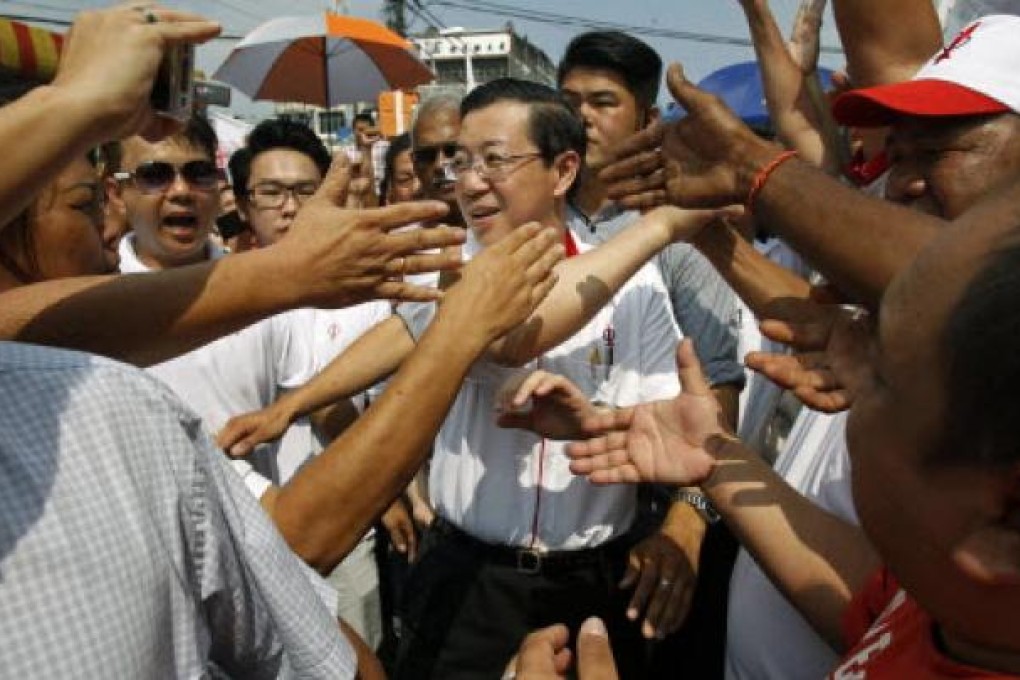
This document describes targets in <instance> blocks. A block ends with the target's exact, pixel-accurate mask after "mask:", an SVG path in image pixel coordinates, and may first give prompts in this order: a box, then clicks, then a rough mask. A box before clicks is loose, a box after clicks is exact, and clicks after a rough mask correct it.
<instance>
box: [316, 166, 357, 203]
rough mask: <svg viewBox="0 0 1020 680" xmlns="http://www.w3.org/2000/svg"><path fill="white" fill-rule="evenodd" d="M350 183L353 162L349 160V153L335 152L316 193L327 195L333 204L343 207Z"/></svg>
mask: <svg viewBox="0 0 1020 680" xmlns="http://www.w3.org/2000/svg"><path fill="white" fill-rule="evenodd" d="M350 185H351V163H350V161H349V160H347V154H345V153H338V154H334V155H333V162H332V163H330V165H329V172H327V173H326V176H325V177H324V178H323V180H322V185H321V186H320V187H319V191H318V192H316V195H318V196H323V197H325V198H326V199H327V200H328V201H329V202H330V203H332V204H333V205H338V206H340V207H343V206H344V205H345V204H346V203H347V190H348V188H349V187H350Z"/></svg>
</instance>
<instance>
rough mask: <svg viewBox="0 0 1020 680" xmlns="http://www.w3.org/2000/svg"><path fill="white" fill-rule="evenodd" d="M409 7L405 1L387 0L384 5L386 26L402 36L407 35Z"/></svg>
mask: <svg viewBox="0 0 1020 680" xmlns="http://www.w3.org/2000/svg"><path fill="white" fill-rule="evenodd" d="M406 10H407V6H406V4H405V0H386V2H385V3H383V18H384V19H385V20H386V26H387V27H388V28H389V29H390V30H391V31H393V32H394V33H398V34H400V35H402V36H406V35H407V13H406Z"/></svg>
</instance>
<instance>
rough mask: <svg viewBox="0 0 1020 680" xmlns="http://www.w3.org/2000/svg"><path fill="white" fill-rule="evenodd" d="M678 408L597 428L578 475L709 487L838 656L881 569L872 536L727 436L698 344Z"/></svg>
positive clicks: (685, 348)
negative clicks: (855, 610)
mask: <svg viewBox="0 0 1020 680" xmlns="http://www.w3.org/2000/svg"><path fill="white" fill-rule="evenodd" d="M677 368H678V370H679V373H680V380H681V384H682V386H683V391H682V392H681V394H680V395H679V396H678V397H676V398H675V399H673V400H670V401H663V402H653V403H650V404H642V405H641V406H638V407H636V408H635V409H631V410H625V411H618V412H616V413H614V414H606V415H600V416H596V417H594V418H592V420H591V422H590V423H589V425H588V429H589V430H590V431H591V432H592V433H603V436H601V437H599V438H597V439H593V440H590V441H587V442H581V443H575V444H571V445H570V446H569V447H568V454H569V455H570V456H571V457H572V458H574V459H575V460H574V461H573V462H572V463H571V469H572V470H573V471H574V472H575V473H578V474H584V475H588V478H589V479H590V481H592V482H594V483H620V482H630V483H634V482H649V481H655V482H662V483H673V484H679V485H690V484H700V486H701V487H702V489H703V490H704V491H705V493H706V494H707V495H708V497H709V499H710V500H711V501H712V504H713V505H714V506H715V509H716V511H718V512H719V514H720V515H722V517H723V519H724V520H725V521H726V523H727V524H728V525H729V527H730V528H731V529H732V530H733V532H734V534H735V535H736V536H737V538H738V539H739V540H740V542H741V543H742V544H743V546H744V548H746V549H747V551H748V552H749V553H750V554H751V555H752V556H753V557H754V559H755V561H756V562H757V563H758V564H759V565H760V566H761V568H762V569H763V570H764V571H765V573H766V574H768V576H769V578H770V579H771V580H772V582H773V583H774V584H775V585H776V587H777V588H778V589H779V590H780V591H782V592H783V594H784V595H785V596H786V597H787V599H789V600H790V602H791V603H792V604H793V605H794V606H796V607H797V609H798V610H799V611H800V612H801V614H802V615H803V616H804V617H805V618H806V619H807V620H808V622H810V623H811V624H812V625H813V626H814V627H815V629H817V630H818V631H819V633H821V634H822V635H823V636H824V637H825V638H826V640H828V641H829V643H830V644H831V645H832V646H833V647H834V648H835V649H841V648H842V645H843V641H842V635H841V631H842V618H843V614H844V612H845V610H846V607H847V606H848V604H849V602H850V600H851V598H852V597H853V594H854V593H856V592H857V591H858V590H860V589H861V588H862V587H863V585H864V583H865V582H866V580H867V578H868V577H869V576H870V575H871V573H872V572H873V571H874V570H875V569H876V568H877V567H878V566H879V562H878V558H877V556H876V554H875V552H874V551H873V549H872V548H871V546H870V545H869V543H868V541H867V539H866V537H865V536H864V533H863V532H862V531H861V529H859V528H858V527H855V526H853V525H851V524H849V523H847V522H844V521H843V520H841V519H839V518H838V517H836V516H834V515H831V514H829V513H827V512H825V511H824V510H822V509H820V508H819V507H818V506H816V505H814V504H813V503H811V501H809V500H807V499H806V498H805V497H804V496H802V495H800V494H799V493H797V492H796V491H795V490H794V489H793V488H792V487H790V486H789V485H788V484H787V483H786V482H785V481H784V480H783V479H782V478H781V477H780V476H779V475H777V474H776V473H775V471H774V470H773V469H772V468H771V467H770V466H769V465H768V464H766V463H765V462H764V461H762V459H761V456H759V455H757V454H755V453H754V452H753V451H751V450H749V449H747V448H746V447H744V446H743V445H742V444H741V443H740V442H739V441H738V440H737V439H735V438H734V437H732V436H731V435H729V434H727V433H726V432H724V431H723V429H722V428H721V427H720V426H719V406H718V404H717V403H716V402H715V400H714V399H713V398H712V396H711V393H710V392H709V389H708V384H707V382H706V381H705V378H704V376H703V375H702V373H701V367H700V365H699V364H698V361H697V357H696V356H695V354H694V349H693V347H692V346H691V344H690V341H687V340H685V341H684V342H683V343H682V344H681V345H680V347H679V349H678V351H677Z"/></svg>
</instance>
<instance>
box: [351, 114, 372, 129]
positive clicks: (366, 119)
mask: <svg viewBox="0 0 1020 680" xmlns="http://www.w3.org/2000/svg"><path fill="white" fill-rule="evenodd" d="M358 121H361V122H362V123H368V124H369V125H375V118H374V117H373V116H372V112H371V111H362V112H361V113H359V114H356V115H355V116H354V120H353V121H352V122H351V127H354V124H355V123H357V122H358Z"/></svg>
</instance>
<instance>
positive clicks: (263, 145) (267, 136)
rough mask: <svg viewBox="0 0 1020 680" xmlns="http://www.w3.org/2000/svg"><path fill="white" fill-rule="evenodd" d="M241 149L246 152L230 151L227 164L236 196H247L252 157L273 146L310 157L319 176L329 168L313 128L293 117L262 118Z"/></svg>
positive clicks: (323, 147) (326, 156) (328, 161)
mask: <svg viewBox="0 0 1020 680" xmlns="http://www.w3.org/2000/svg"><path fill="white" fill-rule="evenodd" d="M244 148H245V149H246V150H247V152H248V153H246V154H240V155H239V154H238V153H234V155H233V156H231V157H230V164H229V167H230V180H231V183H232V184H233V189H234V196H235V197H236V198H238V199H244V198H246V197H247V194H248V179H249V178H250V177H251V164H252V162H253V161H254V160H255V157H256V156H258V155H259V154H260V153H265V152H266V151H272V150H273V149H290V150H292V151H297V152H298V153H301V154H304V155H305V156H308V158H310V159H312V161H313V162H314V163H315V166H316V167H317V168H318V169H319V173H320V174H322V176H323V177H325V176H326V173H327V172H328V171H329V164H330V160H331V159H330V155H329V151H328V150H327V149H326V145H325V144H323V143H322V140H321V139H319V136H318V135H316V134H315V131H314V130H312V129H311V128H310V127H308V126H307V125H305V124H304V123H299V122H298V121H296V120H287V119H283V118H270V119H268V120H264V121H262V122H261V123H259V124H258V125H256V126H255V127H254V128H253V129H252V131H251V132H249V133H248V143H247V144H246V145H245V147H244Z"/></svg>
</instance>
